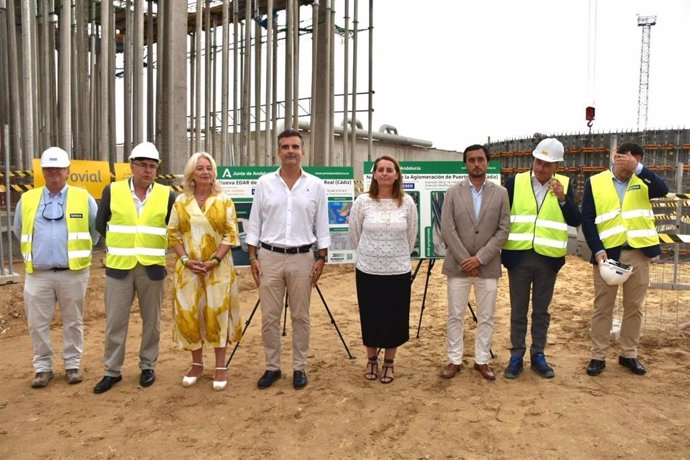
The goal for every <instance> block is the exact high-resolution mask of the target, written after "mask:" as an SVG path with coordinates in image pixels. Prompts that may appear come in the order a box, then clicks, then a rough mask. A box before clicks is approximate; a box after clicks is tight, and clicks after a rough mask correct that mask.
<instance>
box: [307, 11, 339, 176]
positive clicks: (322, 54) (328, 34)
mask: <svg viewBox="0 0 690 460" xmlns="http://www.w3.org/2000/svg"><path fill="white" fill-rule="evenodd" d="M318 37H319V39H318V42H317V50H316V52H317V58H316V61H317V62H318V67H317V72H316V80H315V81H314V82H313V83H312V84H313V85H314V101H313V103H312V113H311V116H312V117H313V119H314V132H313V133H311V135H312V137H313V139H314V144H313V145H314V147H313V149H314V151H313V152H309V154H310V155H311V158H312V163H311V164H313V165H314V166H328V161H329V160H328V159H329V156H330V155H329V146H330V129H331V127H330V123H331V115H330V114H331V110H332V109H331V97H330V90H331V75H330V73H331V64H330V58H331V55H330V49H331V40H332V39H333V31H332V26H331V11H330V2H326V1H322V2H321V3H320V4H319V23H318Z"/></svg>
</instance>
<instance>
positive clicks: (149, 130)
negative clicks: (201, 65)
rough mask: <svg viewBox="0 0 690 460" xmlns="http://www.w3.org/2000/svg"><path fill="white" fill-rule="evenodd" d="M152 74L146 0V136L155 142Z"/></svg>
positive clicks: (149, 12) (149, 7)
mask: <svg viewBox="0 0 690 460" xmlns="http://www.w3.org/2000/svg"><path fill="white" fill-rule="evenodd" d="M153 84H154V74H153V0H148V4H147V8H146V138H147V139H148V140H149V141H151V142H156V132H155V129H154V127H153V126H154V116H155V113H156V109H155V107H154V102H153V101H154V96H155V93H154V89H153Z"/></svg>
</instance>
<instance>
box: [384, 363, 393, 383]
mask: <svg viewBox="0 0 690 460" xmlns="http://www.w3.org/2000/svg"><path fill="white" fill-rule="evenodd" d="M393 362H394V360H392V359H384V360H383V366H382V367H383V374H382V375H381V383H391V382H392V381H393V380H395V377H394V376H393Z"/></svg>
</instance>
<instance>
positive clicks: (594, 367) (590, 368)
mask: <svg viewBox="0 0 690 460" xmlns="http://www.w3.org/2000/svg"><path fill="white" fill-rule="evenodd" d="M605 367H606V361H604V360H600V359H593V360H591V361H590V362H589V365H587V375H599V374H601V371H603V370H604V368H605Z"/></svg>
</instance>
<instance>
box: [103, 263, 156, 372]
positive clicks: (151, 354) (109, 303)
mask: <svg viewBox="0 0 690 460" xmlns="http://www.w3.org/2000/svg"><path fill="white" fill-rule="evenodd" d="M164 282H165V279H162V280H160V281H152V280H151V279H150V278H149V277H148V275H147V274H146V267H144V266H143V265H141V264H137V265H136V267H134V268H133V269H132V270H130V271H129V273H127V276H126V277H125V278H123V279H116V278H113V277H111V276H106V277H105V317H106V320H105V351H104V353H103V361H104V364H105V375H107V376H110V377H117V376H119V375H120V371H121V369H122V363H123V362H124V360H125V342H126V341H127V328H128V326H129V314H130V312H131V310H132V302H133V301H134V294H135V293H136V294H137V297H138V298H139V313H140V314H141V320H142V332H141V346H140V347H139V367H140V368H141V369H154V368H155V367H156V361H157V360H158V344H159V339H160V318H161V300H162V297H163V283H164Z"/></svg>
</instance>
